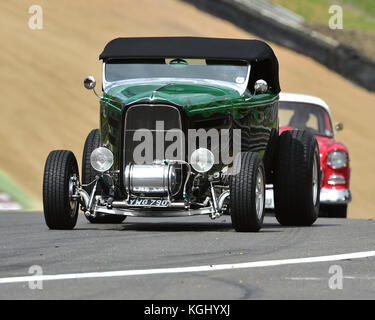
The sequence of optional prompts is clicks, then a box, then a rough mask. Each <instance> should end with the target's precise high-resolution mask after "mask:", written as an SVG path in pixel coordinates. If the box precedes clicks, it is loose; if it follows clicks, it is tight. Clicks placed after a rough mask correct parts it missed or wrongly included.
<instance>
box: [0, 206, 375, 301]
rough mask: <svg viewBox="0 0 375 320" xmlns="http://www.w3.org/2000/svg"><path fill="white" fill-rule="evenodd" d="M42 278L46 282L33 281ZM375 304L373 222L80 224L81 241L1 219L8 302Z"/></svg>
mask: <svg viewBox="0 0 375 320" xmlns="http://www.w3.org/2000/svg"><path fill="white" fill-rule="evenodd" d="M35 265H36V266H39V267H41V269H40V268H39V267H36V269H30V267H31V266H35ZM34 268H35V267H34ZM38 268H39V269H38ZM35 270H39V271H40V272H42V274H41V273H38V274H39V275H40V276H41V277H42V278H40V279H42V280H44V281H42V282H35V281H30V280H35V279H37V278H33V277H36V273H37V271H35ZM39 271H38V272H39ZM330 272H331V273H330ZM49 276H50V278H49V279H48V277H49ZM333 277H334V278H333ZM38 279H39V278H38ZM47 279H48V280H47ZM32 288H34V289H32ZM374 297H375V221H373V220H350V219H347V220H346V219H327V218H320V219H319V220H318V221H317V222H316V223H315V224H314V226H313V227H303V228H301V227H294V228H290V227H289V228H287V227H282V226H280V225H279V224H278V223H277V221H276V220H275V219H274V218H273V217H270V216H268V217H266V219H265V226H264V228H263V229H262V230H261V232H259V233H236V232H235V231H234V230H233V229H232V227H231V223H230V217H226V216H224V217H222V218H220V219H218V220H215V221H211V220H210V219H209V218H208V217H206V216H203V217H191V218H164V219H159V218H155V219H145V218H128V219H127V220H125V222H124V223H122V224H120V225H114V224H101V225H95V224H90V223H88V222H87V221H86V219H85V218H84V216H83V215H82V214H80V216H79V220H78V223H77V226H76V228H75V229H74V230H73V231H52V230H49V229H48V228H47V227H46V225H45V223H44V218H43V216H42V214H41V213H14V212H13V213H4V212H3V213H0V299H373V298H374Z"/></svg>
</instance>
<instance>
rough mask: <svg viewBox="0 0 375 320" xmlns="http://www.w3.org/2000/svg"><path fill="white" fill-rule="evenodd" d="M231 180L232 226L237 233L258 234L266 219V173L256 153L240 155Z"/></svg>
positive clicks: (235, 161) (237, 157)
mask: <svg viewBox="0 0 375 320" xmlns="http://www.w3.org/2000/svg"><path fill="white" fill-rule="evenodd" d="M233 170H234V173H236V174H233V175H232V176H231V179H230V202H231V210H230V212H231V218H232V225H233V227H234V229H235V230H236V231H240V232H248V231H250V232H257V231H259V230H260V229H261V227H262V225H263V219H264V203H265V179H266V178H265V172H264V165H263V162H262V159H261V158H260V156H259V154H258V153H255V152H241V153H238V154H237V156H236V158H235V160H234V164H233Z"/></svg>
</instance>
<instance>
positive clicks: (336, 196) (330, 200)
mask: <svg viewBox="0 0 375 320" xmlns="http://www.w3.org/2000/svg"><path fill="white" fill-rule="evenodd" d="M350 201H352V195H351V193H350V190H349V189H326V188H322V189H320V203H322V204H348V203H349V202H350Z"/></svg>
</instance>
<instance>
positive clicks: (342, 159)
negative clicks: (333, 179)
mask: <svg viewBox="0 0 375 320" xmlns="http://www.w3.org/2000/svg"><path fill="white" fill-rule="evenodd" d="M327 164H328V165H329V166H330V167H331V168H332V169H341V168H345V167H346V166H347V164H348V156H347V154H346V152H344V151H342V150H335V151H331V152H330V153H329V154H328V161H327Z"/></svg>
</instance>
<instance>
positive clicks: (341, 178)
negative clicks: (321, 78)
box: [266, 93, 351, 218]
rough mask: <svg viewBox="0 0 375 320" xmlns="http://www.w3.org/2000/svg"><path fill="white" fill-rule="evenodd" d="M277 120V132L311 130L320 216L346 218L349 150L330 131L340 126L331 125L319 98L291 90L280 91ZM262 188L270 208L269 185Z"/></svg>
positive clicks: (324, 105)
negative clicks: (315, 145) (317, 158)
mask: <svg viewBox="0 0 375 320" xmlns="http://www.w3.org/2000/svg"><path fill="white" fill-rule="evenodd" d="M279 121H280V130H279V134H281V133H282V132H283V131H285V130H295V129H303V130H306V129H307V130H310V131H312V132H313V133H314V135H315V136H316V139H317V141H318V144H319V150H320V166H321V170H322V171H321V174H322V179H321V190H320V216H328V217H336V218H338V217H340V218H346V216H347V207H348V203H349V202H350V201H351V193H350V189H349V182H350V166H349V152H348V149H347V148H346V147H345V145H344V144H342V143H340V142H338V141H336V140H335V135H334V131H340V130H342V129H343V125H342V124H341V123H338V124H336V126H335V128H333V127H332V121H331V114H330V110H329V107H328V105H327V104H326V103H325V102H324V101H323V100H322V99H320V98H318V97H314V96H309V95H302V94H293V93H281V94H280V101H279ZM266 188H267V191H266V208H267V209H273V207H274V203H273V186H272V185H267V186H266Z"/></svg>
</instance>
